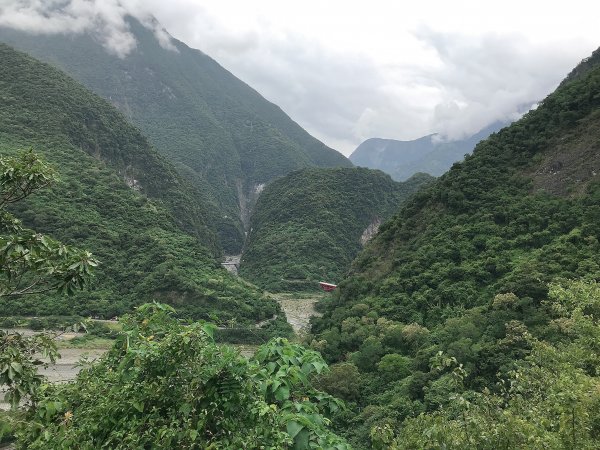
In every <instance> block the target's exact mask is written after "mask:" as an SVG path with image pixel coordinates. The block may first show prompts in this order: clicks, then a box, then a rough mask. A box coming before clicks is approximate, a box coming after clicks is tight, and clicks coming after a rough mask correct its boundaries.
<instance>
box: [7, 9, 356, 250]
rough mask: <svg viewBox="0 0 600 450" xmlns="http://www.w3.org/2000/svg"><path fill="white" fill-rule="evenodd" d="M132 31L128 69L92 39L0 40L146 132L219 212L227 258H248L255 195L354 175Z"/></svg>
mask: <svg viewBox="0 0 600 450" xmlns="http://www.w3.org/2000/svg"><path fill="white" fill-rule="evenodd" d="M129 27H130V30H131V32H132V33H133V34H134V35H135V37H136V39H137V48H136V49H135V50H134V51H133V52H132V53H131V54H129V55H128V56H126V57H124V58H122V59H121V58H118V57H117V56H114V55H111V54H109V53H108V52H107V51H106V50H105V49H104V48H103V47H102V46H101V45H100V44H99V43H98V42H97V41H95V40H94V38H93V37H91V36H89V35H78V36H70V35H53V36H41V35H36V36H34V35H29V34H26V33H23V32H18V31H15V30H11V29H7V28H0V40H1V41H4V42H7V43H9V44H10V45H13V46H15V47H16V48H19V49H21V50H23V51H27V52H29V53H31V54H32V55H34V56H36V57H38V58H40V59H42V60H45V61H48V62H51V63H52V64H55V65H57V66H58V67H60V68H62V69H63V70H65V71H66V72H67V73H69V74H71V76H73V77H74V78H76V79H77V80H79V81H80V82H82V83H83V84H84V85H85V86H87V87H88V88H89V89H91V90H92V91H94V92H95V93H97V94H99V95H100V96H102V97H104V98H106V99H108V100H109V101H110V102H111V103H113V104H114V105H115V106H116V107H117V108H119V109H120V110H121V111H122V112H123V113H124V114H125V115H127V117H128V118H129V119H130V120H131V121H132V122H133V123H135V124H136V125H137V126H138V127H140V129H141V130H142V132H143V133H144V134H145V135H146V136H147V137H148V139H149V140H150V142H151V143H152V144H153V145H154V146H155V147H156V148H157V150H158V151H159V152H160V153H162V154H163V155H165V156H166V157H167V158H168V159H169V160H170V161H172V162H173V163H174V164H175V166H176V168H177V170H178V171H179V172H180V173H181V174H182V175H184V176H185V177H186V178H187V179H188V180H190V181H191V182H192V183H193V184H194V185H195V187H196V188H197V189H198V190H199V191H200V192H201V193H203V194H206V195H207V196H208V199H209V200H210V201H211V202H213V203H214V204H215V205H216V206H217V207H218V209H219V212H218V214H217V215H216V216H215V217H214V218H213V219H212V220H213V221H214V226H215V228H216V229H217V231H218V234H219V237H220V241H221V244H222V246H223V247H224V248H225V250H226V251H227V252H235V251H237V250H239V249H240V248H241V245H242V243H243V239H244V225H243V223H242V220H241V212H242V211H244V210H248V209H251V208H252V207H253V206H254V205H253V204H252V202H251V201H250V203H247V202H248V201H249V200H250V199H252V198H253V197H252V195H251V194H252V192H253V191H254V190H255V189H256V187H257V186H258V185H260V184H264V183H268V182H269V181H271V180H272V179H274V178H276V177H279V176H282V175H285V174H286V173H288V172H290V171H292V170H296V169H300V168H302V167H309V166H323V167H334V166H351V163H350V162H349V161H348V160H347V159H346V158H345V157H344V156H342V155H341V154H339V153H338V152H336V151H334V150H332V149H330V148H328V147H327V146H325V145H324V144H322V143H321V142H319V141H318V140H316V139H315V138H313V137H312V136H310V135H309V134H308V133H307V132H306V131H304V130H303V129H302V128H301V127H300V126H298V125H297V124H296V123H295V122H293V121H292V120H291V119H290V118H289V117H288V116H287V115H286V114H285V113H284V112H283V111H281V109H280V108H279V107H277V106H276V105H274V104H272V103H271V102H269V101H267V100H265V99H264V98H263V97H262V96H260V94H258V93H257V92H256V91H255V90H253V89H252V88H251V87H249V86H248V85H246V84H245V83H243V82H242V81H240V80H239V79H237V78H236V77H235V76H233V75H232V74H231V73H230V72H228V71H227V70H225V69H224V68H223V67H221V66H220V65H219V64H218V63H217V62H216V61H214V60H213V59H212V58H210V57H209V56H207V55H205V54H204V53H202V52H201V51H199V50H194V49H191V48H189V47H188V46H186V45H185V44H183V43H182V42H179V41H177V40H172V44H173V46H174V48H175V49H176V50H170V49H165V48H163V47H161V46H160V45H159V43H158V41H157V40H156V38H155V37H154V35H153V33H152V31H151V30H149V29H147V28H146V27H144V26H143V25H142V24H140V23H139V22H138V21H137V20H135V19H133V18H130V19H129Z"/></svg>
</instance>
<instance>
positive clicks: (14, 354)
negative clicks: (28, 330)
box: [0, 330, 58, 438]
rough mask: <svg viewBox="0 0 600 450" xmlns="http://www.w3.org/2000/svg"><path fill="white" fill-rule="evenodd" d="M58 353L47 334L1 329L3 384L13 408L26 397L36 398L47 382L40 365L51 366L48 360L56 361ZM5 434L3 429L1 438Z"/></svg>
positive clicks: (0, 356)
mask: <svg viewBox="0 0 600 450" xmlns="http://www.w3.org/2000/svg"><path fill="white" fill-rule="evenodd" d="M57 356H58V353H57V351H56V344H55V343H54V341H53V340H52V338H51V336H49V335H47V334H39V335H35V336H24V335H22V334H20V333H9V332H6V331H3V330H0V386H1V387H2V388H3V389H5V390H6V392H5V395H4V400H5V401H6V402H7V403H9V404H10V405H11V408H12V409H13V410H14V409H16V408H17V407H18V406H19V403H20V402H21V401H22V400H23V399H30V400H32V401H35V395H36V393H37V390H38V388H39V387H40V386H41V384H42V382H43V381H44V377H42V376H41V375H39V374H38V368H39V367H41V366H48V361H50V362H52V363H54V362H55V361H56V358H57ZM42 357H43V358H47V359H46V361H43V360H42V359H40V358H42ZM2 434H3V433H2V430H0V438H1V437H2Z"/></svg>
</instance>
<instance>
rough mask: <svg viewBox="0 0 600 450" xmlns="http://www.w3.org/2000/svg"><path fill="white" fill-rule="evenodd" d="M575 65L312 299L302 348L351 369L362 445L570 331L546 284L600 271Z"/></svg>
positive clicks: (594, 192)
mask: <svg viewBox="0 0 600 450" xmlns="http://www.w3.org/2000/svg"><path fill="white" fill-rule="evenodd" d="M576 72H577V73H578V75H577V76H575V77H572V78H571V79H570V80H567V81H566V82H565V83H563V84H562V85H561V86H560V87H559V88H558V89H557V90H556V91H555V92H554V93H553V94H551V95H549V96H548V97H547V98H546V99H545V100H544V101H543V102H541V104H540V105H539V107H538V108H537V109H535V110H532V111H530V112H529V113H527V114H526V115H525V116H524V117H523V118H522V119H521V120H519V121H518V122H516V123H514V124H512V125H511V126H510V127H508V128H505V129H503V130H502V131H500V132H499V133H496V134H493V135H492V136H491V137H490V138H488V139H487V140H485V141H483V142H481V143H480V144H479V145H478V146H477V147H476V149H475V151H474V152H473V154H472V155H471V156H469V157H467V158H466V159H465V161H464V162H462V163H457V164H455V165H454V166H453V167H452V169H451V170H450V171H449V172H448V173H446V174H445V175H444V176H442V177H440V178H439V179H437V180H436V182H434V183H433V184H432V185H431V186H430V187H428V188H426V189H425V190H423V191H421V192H419V193H417V194H416V195H415V196H414V197H412V199H411V200H409V201H408V202H407V203H406V204H405V206H404V207H403V208H402V209H401V211H400V212H399V213H398V214H397V216H395V217H394V218H393V219H392V220H390V221H389V222H387V223H386V224H385V225H384V226H383V227H382V229H381V230H380V232H379V234H378V235H377V237H376V238H375V239H374V240H373V241H372V243H371V244H370V245H369V246H368V247H367V248H366V249H365V250H364V251H363V252H362V253H361V254H360V255H359V256H358V257H357V259H356V260H355V261H354V262H353V265H352V269H351V274H350V276H349V277H348V278H347V279H345V280H344V281H343V282H341V283H340V286H339V289H338V290H337V292H336V293H335V294H334V295H333V296H332V297H331V298H330V299H329V300H328V301H327V302H325V303H324V304H322V305H321V306H322V308H323V309H324V315H323V317H322V318H320V319H316V320H315V322H314V324H313V333H315V340H314V341H313V345H314V346H315V348H318V349H320V350H321V351H322V352H323V353H324V354H325V355H326V357H327V358H328V359H329V360H330V361H342V360H346V361H347V362H346V363H345V365H344V364H342V365H341V366H340V367H338V368H337V369H336V370H337V371H342V368H343V371H344V373H345V374H352V373H354V375H353V376H354V380H355V382H356V384H355V386H356V387H355V390H354V392H353V393H352V398H353V399H354V400H355V401H356V403H357V404H358V405H359V406H360V410H361V411H362V412H361V413H360V414H359V415H358V416H356V417H354V418H349V419H348V422H347V423H346V426H347V427H348V430H349V431H348V432H349V434H350V435H351V436H353V438H354V439H355V440H356V441H357V442H360V443H361V445H367V443H368V442H369V432H370V427H371V426H374V425H382V424H384V423H388V424H391V426H392V427H398V429H400V428H401V427H402V425H401V424H402V421H403V420H404V419H405V418H407V417H412V416H417V415H418V414H419V413H421V412H432V411H435V410H438V409H439V408H445V411H446V413H448V414H449V415H452V411H455V410H454V409H452V408H453V405H456V402H455V403H453V401H452V399H453V398H455V396H456V395H464V397H465V398H466V399H467V401H468V400H469V399H473V398H475V397H476V394H475V393H474V392H475V391H485V390H487V391H488V392H489V391H492V392H496V393H498V395H500V396H502V395H504V394H503V392H504V391H502V389H503V388H502V386H503V385H502V384H500V383H498V377H501V378H505V379H508V378H510V377H511V375H510V373H511V370H513V369H515V364H517V363H518V361H519V360H521V359H522V358H524V357H526V356H527V355H530V354H531V352H532V349H531V346H532V339H534V338H535V339H543V340H550V341H553V340H560V339H568V337H565V336H564V335H562V334H561V333H563V332H564V333H567V334H568V332H569V331H568V327H567V328H561V327H562V325H561V323H563V322H560V320H562V319H560V320H559V319H557V320H559V321H558V322H557V321H555V322H552V321H551V320H552V319H553V318H556V317H560V314H558V313H561V311H558V310H556V306H550V303H547V302H546V300H547V299H548V283H549V282H556V281H558V282H561V283H562V282H563V281H562V280H565V279H584V280H588V281H597V280H598V279H599V278H600V259H599V257H598V255H599V252H600V244H599V239H600V179H599V178H598V177H599V176H600V175H598V174H600V67H598V65H595V66H593V67H590V66H589V65H588V66H587V67H586V68H585V70H578V71H576ZM578 295H579V294H578ZM563 301H565V300H563ZM554 302H556V299H554ZM586 311H587V310H586ZM590 311H595V310H589V311H588V313H590ZM562 313H564V311H562ZM588 313H586V314H588ZM566 324H567V322H564V325H565V326H566ZM557 334H558V335H561V337H557ZM594 345H596V344H594ZM438 352H443V353H441V354H440V353H438ZM452 358H455V359H454V360H453V359H452ZM580 361H581V362H580V363H578V364H579V366H578V368H577V370H581V371H587V373H589V374H590V375H592V372H593V374H597V372H596V371H595V369H592V372H590V371H589V370H588V369H586V364H589V362H586V361H587V360H586V359H585V358H581V360H580ZM459 364H462V366H459ZM533 364H535V361H534V362H533ZM589 367H592V366H589ZM594 367H595V366H594ZM555 369H556V368H555ZM352 371H354V372H352ZM338 373H339V372H338ZM594 376H596V375H594ZM338 378H339V375H338ZM569 382H571V381H569ZM330 383H331V384H330V390H331V391H332V392H333V391H335V390H336V389H338V390H339V389H340V388H339V387H337V386H336V384H335V380H332V381H331V382H330ZM344 386H347V384H346V383H345V384H344ZM344 395H345V396H347V395H348V394H344ZM511 395H512V394H511ZM347 398H349V397H348V396H347ZM498 407H499V408H500V407H502V406H501V404H500V403H499V404H498ZM494 408H496V406H494ZM435 417H437V416H431V420H432V421H435ZM515 420H523V421H524V422H523V423H529V422H527V421H528V420H529V419H528V418H527V417H525V416H522V419H521V418H520V419H515ZM557 420H558V419H557ZM428 423H430V424H431V423H433V422H428ZM489 425H490V426H491V425H492V424H489ZM544 426H545V425H544ZM440 430H441V429H440ZM440 432H441V433H442V434H443V432H442V431H440ZM474 439H476V440H478V439H483V437H481V436H474ZM482 442H483V441H482ZM440 445H441V444H440ZM473 445H475V444H473ZM417 447H418V446H417ZM399 448H400V447H399ZM402 448H403V447H402ZM455 448H461V447H460V446H458V447H455ZM477 448H494V447H493V446H492V447H485V446H482V447H479V446H477ZM555 448H558V447H555Z"/></svg>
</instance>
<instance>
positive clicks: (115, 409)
mask: <svg viewBox="0 0 600 450" xmlns="http://www.w3.org/2000/svg"><path fill="white" fill-rule="evenodd" d="M173 314H174V310H173V309H172V308H171V307H169V306H167V305H160V304H156V303H154V304H147V305H142V306H141V307H140V308H138V310H137V311H136V312H135V313H133V314H131V315H128V316H125V317H124V318H123V319H122V324H123V331H122V333H121V334H120V336H119V337H118V338H117V340H116V342H115V345H114V346H113V348H112V349H111V350H110V351H109V352H108V353H107V354H106V355H105V356H103V357H102V358H101V359H100V360H99V362H97V363H95V364H93V365H92V366H91V367H89V368H86V369H84V370H82V371H81V372H80V374H79V375H78V377H77V379H76V380H75V382H73V383H69V384H61V385H53V386H49V387H48V388H47V389H46V390H45V391H44V392H42V395H41V396H40V399H39V403H38V406H37V408H35V409H31V410H30V411H29V412H28V415H27V417H26V419H27V420H26V421H24V422H23V425H22V427H21V428H20V429H19V430H18V432H17V433H16V434H17V438H18V440H17V448H27V449H31V450H34V449H47V448H57V449H62V448H64V449H67V448H75V447H76V448H80V449H96V448H113V449H116V450H118V449H131V448H185V449H200V448H215V449H217V448H231V449H238V448H239V449H241V448H244V449H258V448H270V449H292V448H293V449H295V450H308V449H317V448H327V449H338V450H345V449H348V450H349V449H350V446H349V445H348V444H346V443H345V442H344V441H343V440H342V439H341V438H339V437H338V436H336V435H335V434H334V433H332V432H331V431H330V430H329V428H328V424H329V421H328V419H326V417H325V414H329V413H331V412H332V411H333V410H335V408H337V407H339V406H340V405H341V403H340V402H339V400H336V399H334V398H332V397H330V396H328V395H326V394H324V393H322V392H319V391H317V390H316V389H314V388H313V387H312V386H311V382H310V377H311V376H312V375H314V374H317V373H320V372H323V371H324V370H326V369H327V365H326V364H325V363H324V361H323V360H322V358H321V357H320V355H318V353H316V352H313V351H311V350H306V349H304V348H302V347H300V346H298V345H295V344H290V343H289V342H287V341H286V340H284V339H274V340H271V341H270V342H269V343H267V344H265V345H264V346H262V347H261V348H259V349H258V351H257V353H256V355H255V357H254V358H253V359H252V360H247V359H246V358H244V357H242V356H241V355H240V354H239V352H238V351H237V350H235V349H233V348H231V347H228V346H224V345H217V344H216V343H215V342H214V340H213V339H212V331H213V329H214V327H213V326H212V325H210V324H206V323H202V322H194V323H192V324H190V325H185V324H183V323H182V322H180V321H179V320H177V319H175V318H174V317H173Z"/></svg>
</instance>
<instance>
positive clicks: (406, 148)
mask: <svg viewBox="0 0 600 450" xmlns="http://www.w3.org/2000/svg"><path fill="white" fill-rule="evenodd" d="M503 126H504V124H502V123H500V122H496V123H493V124H492V125H490V126H488V127H485V128H484V129H483V130H481V131H479V132H478V133H476V134H474V135H473V136H469V137H468V138H465V139H460V140H457V141H452V142H442V141H440V142H438V141H436V139H435V136H436V135H435V134H433V135H430V136H423V137H422V138H419V139H415V140H412V141H397V140H395V139H380V138H372V139H367V140H366V141H365V142H363V143H362V144H360V145H359V146H358V147H357V148H356V150H354V152H353V153H352V154H351V155H350V161H352V162H353V163H354V164H356V165H357V166H361V167H369V168H371V169H379V170H383V171H384V172H385V173H388V174H390V176H391V177H392V178H393V179H394V180H397V181H404V180H406V179H408V178H409V177H410V176H412V175H413V174H415V173H419V172H421V173H428V174H430V175H433V176H436V177H437V176H440V175H442V174H443V173H444V172H446V171H447V170H448V169H449V168H450V167H451V166H452V164H454V163H455V162H457V161H462V159H463V158H464V156H465V155H466V154H468V153H471V152H472V151H473V149H474V148H475V146H476V145H477V143H478V142H479V141H481V140H482V139H485V138H487V137H488V136H489V135H490V134H492V133H494V132H496V131H498V130H500V129H501V128H502V127H503Z"/></svg>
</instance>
